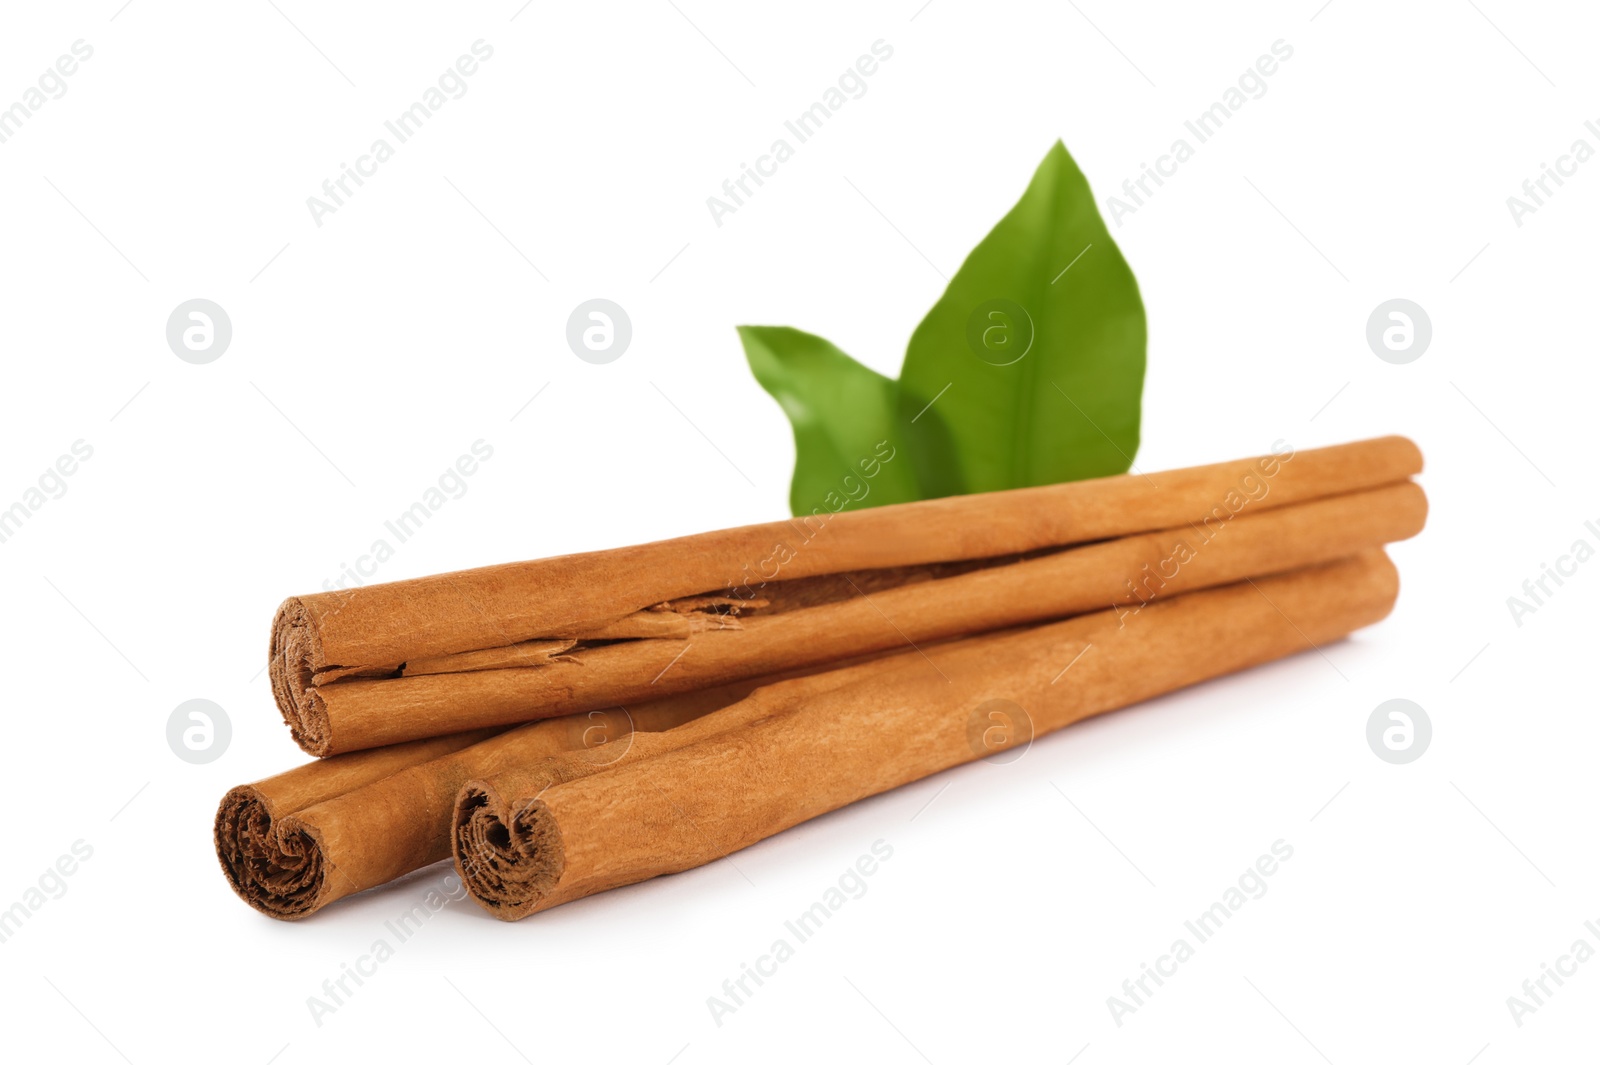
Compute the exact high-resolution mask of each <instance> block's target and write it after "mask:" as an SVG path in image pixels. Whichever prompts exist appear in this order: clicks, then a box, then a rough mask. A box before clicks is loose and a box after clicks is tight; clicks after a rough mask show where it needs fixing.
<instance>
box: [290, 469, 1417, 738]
mask: <svg viewBox="0 0 1600 1065" xmlns="http://www.w3.org/2000/svg"><path fill="white" fill-rule="evenodd" d="M1407 446H1409V445H1407ZM1328 450H1329V451H1333V450H1336V449H1328ZM1397 450H1399V451H1404V450H1405V449H1403V448H1399V446H1398V445H1394V444H1389V443H1383V444H1382V446H1378V447H1375V448H1374V449H1373V453H1372V455H1369V459H1368V463H1367V465H1365V466H1362V467H1360V468H1361V469H1362V470H1363V471H1364V476H1366V477H1367V478H1368V479H1377V478H1382V477H1389V476H1391V475H1392V473H1393V472H1394V471H1395V470H1396V469H1402V468H1406V466H1407V464H1406V463H1402V462H1400V461H1399V460H1398V459H1397V458H1396V456H1395V454H1394V452H1396V451H1397ZM1320 454H1322V453H1315V452H1306V453H1303V454H1300V455H1297V456H1295V457H1294V459H1293V460H1292V463H1302V464H1306V465H1307V466H1310V465H1312V464H1311V463H1310V462H1309V461H1308V460H1311V459H1314V458H1316V457H1318V456H1319V455H1320ZM1373 456H1375V457H1373ZM1335 458H1337V459H1338V461H1337V462H1335V461H1333V460H1332V459H1329V460H1327V461H1325V462H1324V463H1323V466H1325V467H1328V469H1331V471H1332V472H1328V470H1326V469H1325V470H1322V471H1321V472H1322V473H1323V474H1324V477H1323V483H1326V484H1330V485H1333V486H1343V485H1345V484H1347V483H1349V482H1350V481H1351V480H1352V479H1353V478H1354V475H1353V474H1352V473H1351V472H1350V470H1349V469H1348V468H1347V467H1348V466H1349V464H1350V456H1349V454H1348V453H1341V454H1340V455H1339V456H1335ZM1258 461H1259V460H1258ZM1292 463H1291V462H1282V461H1279V462H1278V465H1277V467H1276V469H1277V471H1278V472H1277V474H1276V475H1275V476H1276V477H1278V478H1283V477H1286V476H1287V475H1288V473H1289V471H1290V469H1291V467H1292ZM1230 472H1231V470H1230ZM1314 472H1315V471H1314ZM1168 476H1169V477H1170V476H1171V475H1168ZM1217 476H1218V475H1217V474H1216V473H1211V474H1208V475H1207V477H1208V478H1215V477H1217ZM1254 477H1255V478H1256V479H1255V480H1254V481H1252V482H1251V483H1252V484H1255V485H1257V486H1259V489H1260V491H1259V495H1258V498H1257V499H1256V501H1254V502H1245V500H1246V499H1247V497H1245V496H1240V497H1239V499H1240V500H1241V502H1240V503H1239V506H1238V509H1237V510H1229V509H1226V508H1224V509H1223V510H1222V512H1221V513H1222V516H1220V517H1219V516H1218V515H1216V514H1210V513H1208V512H1206V511H1205V510H1203V509H1198V508H1197V509H1195V510H1193V511H1192V513H1193V518H1192V519H1190V520H1187V521H1184V522H1181V523H1180V524H1179V525H1178V526H1177V527H1175V528H1171V529H1164V530H1158V531H1155V532H1144V533H1134V534H1131V535H1126V536H1122V537H1120V538H1118V539H1114V540H1108V541H1103V542H1099V543H1093V544H1088V545H1086V546H1081V547H1075V548H1069V549H1061V548H1059V547H1057V548H1056V549H1054V550H1049V551H1047V552H1045V553H1043V554H1039V553H1034V554H1031V555H1026V556H1022V557H1017V556H1015V555H1011V556H1007V557H999V558H997V557H993V556H990V555H981V556H979V557H978V558H977V559H975V560H974V559H968V558H966V557H965V556H966V555H967V554H968V553H969V552H970V551H973V550H983V549H988V548H1013V547H1018V546H1019V545H1025V544H1032V543H1034V540H1033V539H1031V538H1028V537H1020V536H1018V535H1016V534H1015V527H1016V526H1017V524H1018V523H1022V524H1028V522H1026V521H1024V519H1026V518H1030V517H1031V516H1032V514H1031V511H1022V512H1019V513H1016V514H1009V511H1008V504H1006V501H1005V500H1004V499H1003V498H1002V497H1008V496H1014V495H1016V494H1017V493H995V494H993V495H990V496H985V497H970V499H971V501H972V502H973V503H975V504H983V503H990V502H991V501H993V502H994V506H993V507H991V509H992V510H993V511H994V513H992V514H986V515H985V516H984V518H983V519H982V525H983V527H984V528H988V529H996V528H998V529H1000V530H1003V531H1002V533H1001V534H999V535H996V536H991V537H989V538H988V539H987V540H986V541H985V545H984V547H982V548H979V547H971V546H959V547H958V546H947V547H946V549H945V553H947V554H950V555H952V556H953V557H954V558H956V559H957V560H964V561H965V562H966V563H967V564H966V565H964V566H957V567H955V572H953V573H952V574H951V575H944V574H945V573H946V572H948V571H949V570H950V566H949V563H935V564H928V563H927V562H926V561H925V560H924V558H923V555H922V554H921V553H919V552H920V550H921V549H920V548H917V549H907V550H906V551H905V552H902V553H901V554H902V557H909V558H912V559H913V560H915V562H914V563H913V564H911V565H908V566H900V567H898V568H895V569H893V570H892V571H891V570H889V569H880V570H865V571H862V570H858V571H855V573H854V574H851V573H842V574H834V575H821V576H819V577H812V578H801V579H798V580H792V581H790V580H783V581H774V582H771V583H769V584H768V585H766V586H765V587H764V588H763V589H762V592H763V595H764V596H765V597H766V598H765V599H763V600H759V601H757V602H758V603H760V604H761V605H759V606H756V607H754V608H753V609H752V610H750V611H748V612H745V613H741V614H740V615H739V616H737V617H732V616H719V621H718V623H717V624H715V625H704V626H702V627H701V628H700V629H699V630H698V631H694V632H692V633H690V634H688V635H686V636H683V637H681V638H676V639H658V638H640V639H629V640H623V641H620V642H607V643H602V644H592V645H590V644H585V643H583V642H582V638H581V637H580V638H578V639H577V640H576V642H568V643H558V644H553V645H552V644H549V643H539V644H537V645H536V646H538V647H539V648H541V651H540V652H539V655H538V656H537V662H538V664H535V665H525V664H520V663H522V662H525V661H527V659H525V658H520V657H518V656H519V655H520V654H521V651H520V649H521V648H523V647H527V646H535V645H534V644H516V645H511V646H510V647H505V648H501V649H499V650H498V651H488V650H477V651H470V652H464V653H458V654H456V655H449V656H439V657H434V658H431V659H427V660H426V661H425V668H419V667H418V666H417V665H413V664H409V663H408V664H407V665H406V666H405V667H404V670H403V672H404V675H403V676H398V677H386V678H382V679H372V678H364V677H354V678H342V679H340V680H338V681H337V682H332V683H326V684H317V683H313V684H312V685H311V686H310V687H308V688H306V689H304V691H303V692H302V695H303V697H304V698H303V704H302V705H301V707H300V708H299V709H298V710H297V711H295V712H293V713H291V714H290V715H289V716H290V717H291V719H292V721H293V722H294V723H295V728H296V735H297V738H299V739H300V741H301V743H302V745H303V746H306V747H307V749H308V750H312V751H313V752H316V753H329V752H339V751H346V750H354V749H361V748H364V747H370V746H376V745H379V744H386V743H396V742H402V741H405V740H409V739H413V738H416V737H418V736H425V735H429V734H431V733H435V732H442V731H455V730H460V729H466V728H474V727H483V726H488V725H495V724H508V723H513V722H517V721H524V720H528V719H530V718H535V717H541V716H550V715H555V714H566V713H574V712H579V711H582V710H587V709H593V708H598V707H604V706H609V705H615V704H616V703H619V702H620V703H627V702H631V701H635V700H639V699H644V698H649V697H651V696H653V695H660V694H664V693H668V692H680V691H690V690H694V689H696V688H701V687H708V686H714V685H717V684H723V683H728V682H730V681H733V680H737V679H740V678H745V677H751V676H757V675H762V674H770V673H773V672H777V671H782V670H787V669H793V668H800V667H805V666H811V665H817V664H819V663H826V662H829V661H833V660H837V659H839V658H843V657H848V656H851V655H855V654H861V653H866V652H875V651H886V650H890V649H893V648H898V647H905V646H908V645H909V646H917V645H920V644H922V643H924V642H928V641H933V640H940V639H947V638H953V637H956V636H962V635H970V634H973V633H978V632H984V631H989V630H994V629H999V628H1005V627H1010V626H1014V625H1020V624H1027V623H1031V622H1035V621H1040V620H1046V619H1050V618H1059V617H1063V616H1066V615H1069V614H1073V613H1081V612H1084V611H1088V610H1094V609H1099V608H1103V607H1106V606H1110V605H1122V606H1125V607H1128V608H1136V607H1137V606H1138V605H1139V604H1141V603H1143V602H1145V601H1148V600H1150V599H1151V598H1153V597H1155V596H1158V595H1166V594H1174V593H1176V592H1179V591H1183V590H1186V589H1193V588H1202V587H1208V586H1213V585H1216V584H1221V583H1226V582H1229V581H1234V580H1239V579H1241V578H1242V577H1245V576H1259V575H1262V574H1266V573H1272V572H1276V571H1278V570H1282V569H1288V568H1293V567H1295V566H1302V565H1308V564H1310V563H1313V562H1321V561H1326V560H1329V559H1332V558H1337V557H1341V556H1344V555H1348V554H1351V553H1353V552H1355V551H1359V550H1361V549H1364V548H1367V547H1374V546H1378V545H1381V544H1384V543H1388V542H1392V541H1395V540H1400V539H1405V538H1407V537H1409V536H1412V535H1414V534H1415V533H1416V532H1417V531H1418V530H1420V529H1421V527H1422V523H1423V520H1424V518H1425V516H1426V509H1427V506H1426V500H1425V498H1424V496H1423V494H1422V491H1421V489H1420V488H1418V487H1417V486H1416V485H1414V484H1411V483H1410V482H1408V481H1404V480H1402V481H1399V482H1395V483H1385V484H1382V485H1381V486H1380V487H1376V488H1370V489H1358V490H1356V491H1352V492H1349V493H1345V494H1336V495H1324V496H1320V497H1312V498H1311V499H1310V500H1309V501H1303V502H1285V501H1284V500H1285V497H1287V496H1289V495H1290V493H1287V492H1284V491H1282V487H1283V485H1282V484H1281V483H1279V482H1276V481H1269V480H1268V478H1267V476H1266V475H1265V474H1264V473H1262V472H1261V471H1260V470H1259V469H1258V470H1257V472H1256V473H1255V474H1254ZM1135 480H1138V481H1141V483H1142V479H1141V478H1137V477H1136V478H1135ZM1181 480H1182V479H1180V481H1181ZM1112 481H1115V482H1116V485H1115V486H1112V487H1114V488H1115V490H1116V491H1117V492H1118V493H1122V494H1126V493H1127V492H1128V490H1129V489H1130V488H1131V487H1133V486H1132V485H1131V484H1130V483H1128V482H1126V481H1123V480H1119V479H1116V478H1111V479H1108V480H1107V482H1096V483H1101V484H1107V485H1109V482H1112ZM1305 481H1306V478H1304V477H1302V478H1301V480H1300V481H1297V482H1294V484H1293V485H1292V487H1293V488H1294V490H1295V492H1297V493H1299V494H1301V495H1304V494H1307V493H1309V492H1311V491H1312V489H1311V488H1310V487H1308V486H1307V485H1306V483H1305ZM1184 484H1186V482H1184ZM1058 487H1061V488H1070V487H1076V486H1070V485H1068V486H1058ZM1144 487H1145V489H1146V490H1147V491H1146V492H1144V493H1141V494H1140V501H1139V506H1138V507H1136V508H1135V509H1134V510H1133V511H1130V512H1128V513H1126V514H1124V515H1123V518H1122V521H1123V524H1124V525H1133V526H1139V525H1142V524H1143V522H1144V521H1147V520H1150V519H1149V518H1148V517H1147V515H1149V514H1153V513H1155V514H1160V515H1161V516H1163V517H1165V516H1167V515H1168V514H1169V513H1170V508H1169V503H1168V501H1167V499H1166V493H1167V492H1171V493H1172V494H1174V495H1177V496H1180V497H1181V496H1184V494H1185V493H1186V492H1189V491H1192V489H1190V488H1188V487H1185V486H1182V485H1180V486H1179V487H1174V488H1171V489H1162V490H1160V491H1157V490H1154V489H1151V488H1150V486H1148V485H1145V486H1144ZM1107 490H1108V491H1109V490H1111V488H1110V487H1108V488H1107ZM1026 491H1027V492H1030V493H1031V492H1038V491H1044V490H1042V489H1028V490H1026ZM1226 497H1227V492H1226V491H1222V492H1219V496H1218V498H1226ZM1090 498H1091V501H1092V500H1093V497H1092V496H1091V497H1090ZM1295 498H1298V496H1295ZM935 502H940V503H943V502H946V501H935ZM1268 502H1271V503H1272V505H1271V506H1262V505H1261V504H1266V503H1268ZM923 505H924V504H911V505H907V506H905V507H898V508H884V509H885V510H889V511H901V512H903V515H904V517H903V520H905V519H910V518H913V517H915V514H916V512H915V508H916V507H920V506H923ZM1074 505H1077V504H1074ZM1251 507H1255V508H1256V509H1253V510H1252V509H1250V508H1251ZM1140 508H1142V509H1140ZM1085 510H1086V512H1091V513H1092V508H1091V507H1087V506H1086V507H1085ZM866 513H868V512H862V514H863V515H864V514H866ZM1008 514H1009V516H1008ZM1235 514H1237V516H1234V515H1235ZM856 516H858V515H856V514H853V513H851V514H843V515H840V516H839V519H838V522H836V524H835V525H834V526H832V527H830V528H829V530H828V532H827V533H826V535H827V536H829V537H832V536H833V534H834V533H835V532H836V531H838V530H839V529H840V528H846V527H845V526H843V525H842V524H839V523H842V522H843V521H844V519H845V518H852V517H856ZM1110 522H1111V519H1110V518H1109V517H1106V518H1102V519H1096V521H1095V522H1091V523H1086V526H1085V527H1086V528H1093V529H1095V530H1097V531H1099V530H1104V529H1105V528H1108V527H1111V526H1110ZM847 531H848V530H847ZM904 531H905V532H907V533H910V534H912V535H911V539H912V540H913V541H916V540H917V538H918V536H919V535H920V533H921V532H922V531H923V530H922V529H921V526H920V525H919V524H918V523H917V522H914V521H913V522H912V523H911V524H909V525H906V526H905V527H904ZM733 532H740V530H731V531H730V534H731V533H733ZM730 534H708V536H719V535H730ZM886 535H888V534H886ZM1030 535H1031V534H1030ZM690 539H695V538H690ZM842 539H843V538H840V539H839V540H833V541H831V543H833V544H834V545H837V544H838V543H839V542H840V540H842ZM968 539H969V541H972V542H975V541H977V540H979V539H982V538H980V537H977V536H976V535H969V537H968ZM820 541H821V538H820V537H819V541H818V542H819V543H820ZM655 546H656V545H646V546H645V547H643V548H638V549H634V550H636V551H640V552H647V553H648V552H652V551H653V550H654V548H655ZM867 546H868V545H866V544H862V545H858V547H860V548H861V550H858V551H857V552H856V554H854V555H852V556H850V557H851V558H852V559H853V560H858V561H859V560H861V559H864V558H866V557H867V552H866V547H867ZM870 546H871V551H872V552H873V553H874V557H883V553H884V547H883V545H881V544H876V543H873V544H872V545H870ZM685 550H687V548H685ZM836 553H837V552H836ZM609 554H613V555H615V556H617V558H618V559H620V560H621V561H619V565H622V566H624V568H625V569H626V568H628V567H631V566H632V565H633V563H631V562H628V561H626V553H625V552H619V553H609ZM797 560H798V559H797ZM549 561H550V562H551V563H564V562H567V561H568V560H563V559H553V560H549ZM684 564H685V565H688V566H689V567H690V568H693V567H695V566H700V567H704V566H705V565H707V562H706V560H705V559H703V558H698V557H696V556H693V555H692V554H690V555H689V556H687V560H686V561H685V563H684ZM526 565H527V566H530V567H531V566H534V565H535V564H532V563H529V564H526ZM941 566H943V567H944V568H941ZM885 574H892V576H884V575H885ZM663 579H665V578H663ZM673 579H676V578H673ZM828 582H833V587H832V588H831V589H830V587H828ZM662 586H663V587H666V586H667V585H662ZM875 588H876V589H878V590H872V589H875ZM529 594H530V595H531V594H533V593H532V591H531V590H530V593H529ZM597 594H599V593H597ZM839 595H843V596H844V597H845V598H842V599H841V598H838V596H839ZM812 604H814V605H812ZM769 605H770V609H769ZM640 613H641V614H645V615H648V614H670V613H672V611H670V610H667V609H661V608H656V609H648V608H647V609H645V610H643V611H641V612H640ZM612 624H613V625H615V624H616V623H612ZM634 631H641V630H640V629H638V628H636V629H635V630H634ZM552 647H553V648H554V650H553V651H551V653H548V654H546V653H545V652H544V650H543V649H545V648H552Z"/></svg>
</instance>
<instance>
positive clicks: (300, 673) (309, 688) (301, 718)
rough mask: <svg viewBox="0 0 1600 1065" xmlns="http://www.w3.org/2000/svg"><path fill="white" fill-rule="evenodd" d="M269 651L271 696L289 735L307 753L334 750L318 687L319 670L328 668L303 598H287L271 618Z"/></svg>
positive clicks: (268, 667)
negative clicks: (287, 728)
mask: <svg viewBox="0 0 1600 1065" xmlns="http://www.w3.org/2000/svg"><path fill="white" fill-rule="evenodd" d="M268 654H269V656H270V657H269V658H268V662H267V674H268V676H269V677H271V678H272V698H273V701H274V702H276V703H277V704H278V711H279V712H280V713H281V714H283V720H284V723H285V724H286V725H288V726H289V733H290V735H291V736H293V737H294V741H295V742H296V743H298V744H299V745H300V748H301V749H302V750H304V751H305V752H306V753H307V754H314V755H317V756H319V757H321V756H323V755H327V754H329V753H331V751H332V742H333V737H332V735H331V729H330V727H329V724H328V708H327V704H325V703H324V702H323V700H322V696H321V695H319V694H317V688H316V675H317V672H318V671H319V670H321V669H324V668H326V663H324V662H323V660H322V659H323V653H322V639H321V637H320V636H319V635H318V633H317V628H316V625H315V624H313V622H312V620H311V615H310V613H309V612H308V611H307V610H306V607H305V604H304V603H303V602H301V601H300V599H298V598H294V599H285V600H284V601H283V605H282V606H280V607H278V612H277V614H275V615H274V616H273V618H272V644H271V647H270V648H269V650H268Z"/></svg>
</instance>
